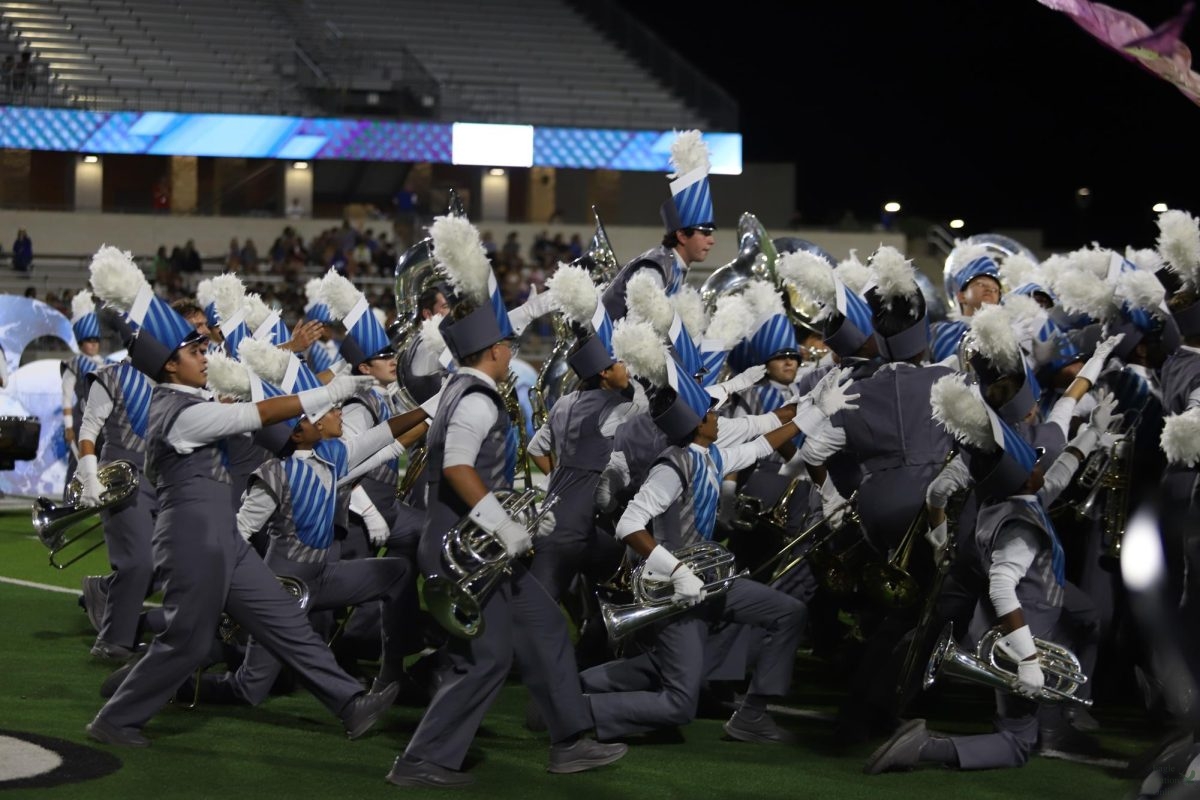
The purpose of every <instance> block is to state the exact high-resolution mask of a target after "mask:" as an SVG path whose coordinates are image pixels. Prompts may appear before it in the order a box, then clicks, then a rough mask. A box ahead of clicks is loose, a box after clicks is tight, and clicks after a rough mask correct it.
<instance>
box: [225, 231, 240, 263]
mask: <svg viewBox="0 0 1200 800" xmlns="http://www.w3.org/2000/svg"><path fill="white" fill-rule="evenodd" d="M242 268H243V264H242V246H241V245H240V244H238V240H237V237H236V236H235V237H233V238H232V239H230V240H229V254H228V255H226V256H225V271H226V272H239V271H240V270H241V269H242Z"/></svg>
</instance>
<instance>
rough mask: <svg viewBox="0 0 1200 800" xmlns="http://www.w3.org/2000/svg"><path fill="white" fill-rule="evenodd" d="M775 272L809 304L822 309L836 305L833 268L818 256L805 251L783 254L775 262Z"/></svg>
mask: <svg viewBox="0 0 1200 800" xmlns="http://www.w3.org/2000/svg"><path fill="white" fill-rule="evenodd" d="M775 272H776V273H777V274H778V275H779V278H780V280H783V281H784V282H786V283H787V284H788V285H789V286H791V287H792V288H794V289H795V290H796V291H797V292H799V293H800V296H801V297H803V298H804V299H805V300H806V301H808V302H809V303H816V304H817V305H820V306H823V307H828V306H832V305H835V304H836V303H837V292H836V290H835V289H834V284H833V268H832V267H830V266H829V262H828V261H826V260H825V259H823V258H821V257H820V256H817V255H814V254H812V253H809V252H808V251H806V250H800V251H797V252H795V253H784V254H783V255H781V256H780V257H779V260H778V261H776V262H775Z"/></svg>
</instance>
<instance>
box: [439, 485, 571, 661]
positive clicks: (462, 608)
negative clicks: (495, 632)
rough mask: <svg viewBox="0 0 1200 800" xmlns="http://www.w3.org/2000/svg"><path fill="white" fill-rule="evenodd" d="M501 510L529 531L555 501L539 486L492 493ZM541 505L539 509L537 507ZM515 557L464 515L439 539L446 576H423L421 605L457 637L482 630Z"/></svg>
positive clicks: (463, 637) (477, 633)
mask: <svg viewBox="0 0 1200 800" xmlns="http://www.w3.org/2000/svg"><path fill="white" fill-rule="evenodd" d="M495 495H496V497H497V499H499V500H500V505H501V506H502V507H503V508H504V510H505V512H506V513H507V514H508V515H509V516H510V517H513V518H514V519H516V520H517V521H518V522H520V523H521V524H522V525H524V526H525V530H526V531H528V532H529V533H530V534H531V535H532V534H533V532H534V531H536V530H537V526H538V523H540V522H541V521H542V518H543V517H544V516H545V515H546V513H547V512H549V511H550V509H552V508H553V507H554V505H555V503H557V502H558V496H557V495H551V496H550V497H546V496H545V493H544V492H542V490H541V489H527V490H526V491H524V492H522V493H520V494H518V493H517V492H515V491H512V490H505V489H502V490H498V491H496V492H495ZM539 503H540V504H541V508H540V509H539V508H538V507H537V506H538V504H539ZM513 558H514V557H513V556H510V555H509V554H508V551H507V550H505V548H504V543H503V542H502V541H500V539H499V538H498V537H497V536H496V535H494V534H491V533H488V532H487V531H485V530H484V529H483V528H480V527H479V526H478V525H476V524H475V523H474V522H471V520H470V518H469V516H463V517H462V518H461V519H459V521H458V522H457V523H455V524H454V527H452V528H451V529H450V530H449V531H447V532H446V534H445V536H444V537H443V538H442V564H443V566H444V571H445V572H446V573H447V574H442V575H430V576H427V577H426V578H425V583H424V585H423V586H422V588H421V596H422V599H424V601H425V607H426V608H428V609H429V613H430V614H431V615H432V616H433V618H434V619H435V620H437V622H438V624H439V625H441V626H442V627H443V628H445V629H446V631H447V632H448V633H450V634H453V635H454V636H457V637H459V638H460V639H474V638H475V637H476V636H478V635H479V634H481V633H483V624H484V619H483V604H484V603H485V602H486V601H487V597H488V595H489V594H491V592H492V589H494V588H495V587H496V585H497V584H498V583H499V581H500V579H501V578H502V577H504V576H505V575H509V574H511V572H512V562H513Z"/></svg>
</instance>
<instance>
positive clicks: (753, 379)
mask: <svg viewBox="0 0 1200 800" xmlns="http://www.w3.org/2000/svg"><path fill="white" fill-rule="evenodd" d="M766 374H767V366H766V364H755V365H754V366H753V367H747V368H746V369H744V370H742V371H741V372H739V373H738V374H737V375H734V376H733V377H732V378H730V379H729V380H727V381H722V382H721V383H720V384H718V385H719V386H723V387H725V390H726V391H728V392H729V394H733V393H735V392H740V391H742V390H743V389H749V388H750V387H751V386H753V385H754V384H756V383H758V382H759V381H761V380H762V379H763V376H764V375H766Z"/></svg>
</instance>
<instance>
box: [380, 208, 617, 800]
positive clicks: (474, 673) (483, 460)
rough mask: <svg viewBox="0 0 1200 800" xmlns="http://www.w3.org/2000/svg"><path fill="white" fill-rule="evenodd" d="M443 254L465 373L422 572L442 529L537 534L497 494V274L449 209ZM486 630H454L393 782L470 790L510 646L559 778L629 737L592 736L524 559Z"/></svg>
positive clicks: (501, 365)
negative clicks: (607, 740)
mask: <svg viewBox="0 0 1200 800" xmlns="http://www.w3.org/2000/svg"><path fill="white" fill-rule="evenodd" d="M430 235H431V236H432V237H433V239H434V247H435V252H436V254H437V257H438V259H439V260H440V261H441V262H442V263H443V264H444V265H446V267H447V271H448V272H449V273H450V275H451V280H452V282H453V284H454V289H455V291H456V292H457V293H458V294H459V296H460V297H462V298H464V299H463V300H460V302H459V304H458V305H457V306H456V307H455V309H454V311H453V312H452V314H451V316H450V317H449V318H447V319H445V320H443V321H442V323H441V330H442V335H443V338H444V339H445V342H446V345H447V347H448V348H449V349H450V352H451V354H452V355H453V356H454V358H455V360H456V361H457V362H458V365H459V369H458V370H457V371H456V372H455V373H454V374H453V375H452V376H451V378H450V379H449V381H448V382H447V384H446V386H445V388H444V389H443V390H442V396H441V401H440V403H439V406H438V413H437V415H436V416H435V417H434V419H433V423H432V425H431V426H430V430H429V433H428V448H429V455H428V461H427V465H428V466H427V469H428V471H429V488H428V497H427V507H428V511H427V515H426V522H425V529H424V531H423V532H422V536H421V544H420V549H419V553H418V558H419V562H420V567H421V571H422V572H423V573H424V574H425V575H436V574H441V573H442V572H444V570H445V569H446V568H445V566H444V565H443V563H442V542H443V538H444V535H445V533H446V532H447V531H448V530H450V528H451V527H452V526H454V525H456V524H458V523H459V520H461V519H468V520H470V522H471V523H473V524H475V525H478V526H479V527H480V528H482V529H483V530H485V531H487V532H489V533H491V534H492V535H494V536H495V537H496V538H497V539H498V540H499V541H500V542H501V543H502V544H503V546H504V549H505V550H506V551H507V553H508V554H509V555H510V556H517V555H520V554H521V553H524V552H526V551H528V550H529V548H530V546H531V544H532V540H531V538H530V533H529V531H527V530H525V527H524V526H523V525H522V524H521V523H519V522H517V521H516V520H514V519H512V518H511V517H510V516H509V515H508V513H507V512H506V511H505V508H504V506H503V505H502V504H501V502H500V500H499V499H498V498H497V496H496V494H495V492H496V491H497V490H500V489H506V488H508V486H507V485H506V483H505V479H504V477H503V476H504V473H505V462H506V460H507V459H506V452H505V451H506V440H507V431H508V429H509V427H510V421H509V419H508V412H507V411H506V410H505V404H504V400H503V398H502V397H501V396H500V393H499V391H498V385H499V382H500V381H502V380H504V379H505V378H506V377H507V375H508V366H509V361H510V360H511V358H512V344H511V342H510V340H509V337H510V336H511V333H512V329H511V327H510V325H509V322H508V318H507V314H506V313H505V311H504V307H503V304H502V303H501V302H500V295H499V289H498V287H497V285H496V279H495V276H494V275H493V274H492V271H491V266H490V264H488V261H487V256H486V254H485V252H484V250H483V247H482V245H481V244H480V243H479V234H478V232H476V231H475V229H474V228H473V227H472V226H471V224H470V223H469V222H467V221H466V220H465V219H460V218H458V217H453V216H447V217H439V218H437V219H435V220H434V223H433V225H432V226H431V227H430ZM481 602H482V606H483V608H482V615H483V621H484V627H483V631H482V632H481V633H480V635H479V636H477V637H475V638H472V639H460V638H457V637H452V638H451V639H450V641H449V642H448V643H447V645H446V646H445V649H444V653H443V660H444V663H443V665H442V667H441V669H440V671H439V672H440V682H439V684H438V688H437V692H436V694H435V695H434V697H433V700H432V701H431V702H430V704H429V707H428V709H427V710H426V712H425V715H424V716H423V717H422V719H421V722H420V724H419V725H418V726H417V730H416V731H415V732H414V734H413V736H412V739H411V740H410V741H409V743H408V746H407V748H405V751H404V753H403V754H402V755H400V756H398V757H397V758H396V761H395V763H394V764H393V766H392V769H391V772H389V773H388V776H387V779H388V780H389V781H390V782H392V783H394V784H397V785H400V786H444V787H457V786H465V785H467V784H470V783H472V782H473V778H472V777H471V776H470V775H468V774H466V773H464V772H461V771H460V770H461V768H462V763H463V760H464V758H465V757H466V754H467V749H468V747H470V744H471V741H472V740H473V739H474V737H475V731H476V730H477V729H478V727H479V724H480V722H481V721H482V719H483V716H484V714H485V713H486V712H487V710H488V707H489V706H491V704H492V701H493V700H495V698H496V695H497V694H498V693H499V691H500V688H501V687H502V686H503V685H504V681H505V679H506V678H507V676H508V672H509V669H510V667H511V665H512V661H513V658H514V653H515V654H516V656H517V658H518V660H519V663H520V664H521V674H522V679H523V680H524V682H525V684H526V685H527V686H528V687H529V690H530V692H531V694H532V695H533V698H534V700H535V702H536V703H537V705H538V708H539V710H540V712H541V715H542V718H543V719H544V720H545V721H546V723H547V726H548V728H549V731H550V738H551V742H552V744H551V748H550V766H549V770H550V771H551V772H555V773H564V772H579V771H582V770H587V769H592V768H595V767H599V766H603V765H605V764H610V763H612V762H614V761H616V760H617V759H619V758H621V757H622V756H623V755H624V754H625V751H626V747H625V745H622V744H601V743H599V742H596V741H594V740H592V739H589V738H586V737H585V736H584V734H585V733H586V732H587V731H589V730H591V728H592V727H593V722H592V720H591V719H590V717H589V714H588V709H587V705H586V703H585V702H584V697H583V694H582V692H581V690H580V685H579V677H578V672H577V670H576V669H575V659H574V655H573V654H572V651H571V643H570V639H569V638H568V636H567V629H566V622H565V620H564V619H563V617H562V614H561V612H560V611H559V609H558V605H557V604H556V603H555V602H554V600H553V598H552V597H551V596H550V595H549V593H547V592H546V590H545V589H544V588H543V587H542V585H541V583H539V582H538V581H537V579H536V578H534V577H533V575H532V574H530V572H529V570H528V569H527V568H526V566H525V565H524V564H523V563H522V562H520V561H516V560H514V561H513V562H512V572H511V574H510V575H508V576H507V577H505V578H503V579H501V580H500V581H499V583H498V585H497V586H496V588H495V590H494V591H492V592H491V593H490V594H489V595H488V596H487V597H486V599H483V598H481Z"/></svg>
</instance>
